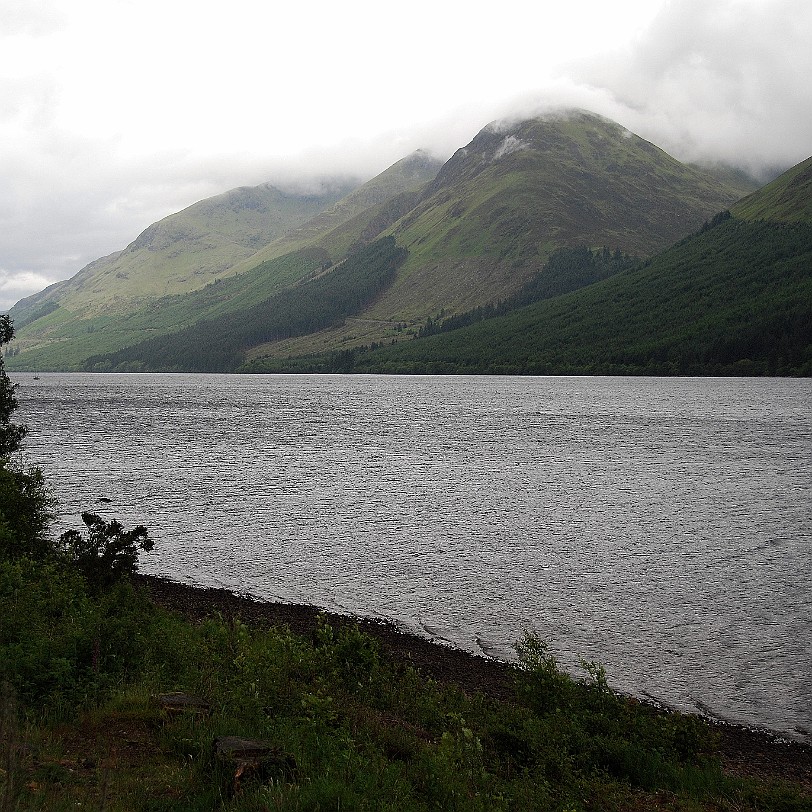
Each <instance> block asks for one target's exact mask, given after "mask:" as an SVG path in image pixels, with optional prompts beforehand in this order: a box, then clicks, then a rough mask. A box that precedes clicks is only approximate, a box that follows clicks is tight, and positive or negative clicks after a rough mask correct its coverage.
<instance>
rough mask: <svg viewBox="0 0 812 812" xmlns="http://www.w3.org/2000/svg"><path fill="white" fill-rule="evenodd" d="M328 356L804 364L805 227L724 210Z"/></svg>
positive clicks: (463, 369) (738, 369)
mask: <svg viewBox="0 0 812 812" xmlns="http://www.w3.org/2000/svg"><path fill="white" fill-rule="evenodd" d="M338 360H339V361H340V368H342V369H352V370H353V371H355V372H416V373H450V372H456V373H503V374H538V375H547V374H653V375H676V374H690V375H694V374H697V375H708V374H710V375H716V374H722V375H725V374H742V375H763V374H776V375H810V374H812V226H810V225H808V224H806V223H796V224H789V223H786V224H784V223H768V222H747V221H744V220H738V219H735V218H729V219H726V220H723V221H722V222H720V223H719V224H718V225H716V226H715V227H714V228H711V229H708V230H707V231H704V232H703V233H701V234H698V235H696V236H694V237H692V238H689V239H687V240H684V241H682V242H681V243H680V244H678V245H676V246H674V247H673V248H671V249H669V250H668V251H665V252H663V253H662V254H660V255H658V256H657V257H655V258H654V259H652V260H651V261H649V262H646V263H643V264H641V265H640V266H638V267H637V268H635V269H633V270H629V271H624V272H621V273H619V274H617V275H615V276H612V277H611V278H609V279H606V280H604V281H600V282H597V283H595V284H594V285H590V286H589V287H587V288H584V289H582V290H579V291H576V292H574V293H569V294H566V295H563V296H560V297H557V298H554V299H550V300H547V301H543V302H539V303H536V304H533V305H530V306H528V307H525V308H522V309H520V310H518V311H516V312H514V313H511V314H509V315H506V316H502V317H500V318H494V319H491V320H487V321H483V322H480V323H478V324H474V325H472V326H470V327H465V328H462V329H459V330H455V331H453V332H450V333H445V334H441V335H435V336H432V337H429V338H423V339H418V340H414V341H409V342H403V343H400V344H398V345H396V346H393V347H386V348H379V349H375V350H373V351H368V352H356V353H354V355H353V358H352V363H349V362H348V359H347V357H346V355H342V356H341V357H340V359H338ZM331 363H332V361H331V360H330V359H329V358H322V359H319V360H316V359H311V360H309V361H301V362H297V361H295V360H293V361H279V360H277V361H276V362H274V361H267V362H265V363H264V364H262V365H258V366H257V367H256V368H259V369H271V368H276V369H295V368H297V367H298V368H300V369H319V368H320V369H322V370H327V369H329V368H330V365H331Z"/></svg>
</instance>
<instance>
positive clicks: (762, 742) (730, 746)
mask: <svg viewBox="0 0 812 812" xmlns="http://www.w3.org/2000/svg"><path fill="white" fill-rule="evenodd" d="M135 580H136V583H137V584H139V585H141V586H142V587H143V588H144V589H145V590H146V591H147V593H148V594H149V596H150V597H151V599H152V600H153V601H154V602H155V603H156V604H157V605H159V606H162V607H163V608H165V609H168V610H170V611H174V612H177V613H179V614H180V615H182V616H184V617H186V618H187V619H189V620H191V621H195V622H199V621H201V620H203V619H205V618H206V617H209V616H211V615H212V614H214V613H219V614H220V615H222V616H223V617H224V618H227V619H228V618H236V617H238V618H240V620H243V621H244V622H248V623H256V624H258V625H271V626H287V627H289V628H290V630H291V631H292V632H294V633H296V634H300V635H306V636H309V635H310V634H312V633H313V631H314V629H315V628H316V624H317V622H318V618H319V616H326V617H327V618H328V619H329V621H330V623H331V624H332V625H334V626H340V625H343V624H358V626H359V627H360V628H361V629H363V631H364V632H366V633H368V634H370V635H371V636H373V637H374V638H376V639H377V640H378V642H379V643H380V644H381V646H382V648H383V649H384V650H385V651H386V652H387V653H388V654H389V655H390V656H392V657H393V659H395V660H397V661H400V662H403V663H408V664H410V665H412V666H414V667H415V668H417V669H418V670H419V671H421V672H422V673H423V674H424V675H425V676H427V677H430V678H432V679H435V680H438V681H440V682H448V683H454V684H457V685H459V686H460V688H462V690H464V691H465V692H467V693H474V692H476V691H481V692H482V693H483V694H485V695H487V696H491V697H493V698H495V699H500V700H509V699H510V698H511V697H512V695H513V691H512V681H511V672H512V669H511V666H510V665H509V664H508V663H505V662H501V661H498V660H492V659H487V658H485V657H481V656H477V655H475V654H471V653H469V652H466V651H463V650H461V649H456V648H452V647H449V646H446V645H443V644H440V643H436V642H432V641H431V640H428V639H426V638H423V637H419V636H417V635H415V634H412V633H410V632H407V631H403V630H400V629H398V628H397V627H396V626H395V625H394V624H392V623H388V622H382V621H377V620H373V619H369V618H362V617H352V616H348V615H340V614H336V613H333V612H327V611H325V610H322V609H319V608H318V607H315V606H309V605H304V604H289V603H273V602H264V601H258V600H253V599H251V598H247V597H241V596H239V595H236V594H234V593H233V592H229V591H228V590H225V589H218V588H211V587H195V586H190V585H188V584H182V583H179V582H177V581H172V580H169V579H168V578H163V577H160V576H155V575H143V574H139V575H136V576H135ZM652 704H653V703H652ZM663 712H667V711H663ZM708 721H709V723H711V724H713V726H714V729H715V730H716V731H717V732H718V734H719V755H720V758H721V762H722V767H723V769H724V770H725V772H728V773H730V774H731V775H735V776H737V777H752V778H757V779H760V780H767V781H769V780H785V781H790V782H792V783H795V784H798V785H800V786H802V787H804V789H805V790H806V791H807V792H808V793H810V794H812V745H809V744H804V743H802V742H798V741H795V740H789V739H785V738H782V737H781V735H780V734H779V733H776V732H771V731H768V730H758V729H751V728H747V727H743V726H740V725H734V724H715V723H713V721H712V720H708Z"/></svg>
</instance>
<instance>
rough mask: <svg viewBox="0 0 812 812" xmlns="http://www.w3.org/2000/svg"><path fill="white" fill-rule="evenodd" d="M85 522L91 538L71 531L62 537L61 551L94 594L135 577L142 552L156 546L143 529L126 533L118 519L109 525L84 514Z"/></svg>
mask: <svg viewBox="0 0 812 812" xmlns="http://www.w3.org/2000/svg"><path fill="white" fill-rule="evenodd" d="M82 521H83V522H84V523H85V525H86V526H87V529H88V534H87V535H86V536H85V535H83V534H82V533H80V532H79V531H78V530H68V531H67V532H65V533H63V534H62V535H61V536H60V537H59V548H60V551H61V552H62V553H63V554H65V555H66V556H67V558H68V559H69V560H70V561H72V562H73V563H74V564H75V565H76V567H77V568H78V570H79V572H81V573H82V575H83V576H84V577H85V579H86V580H87V583H88V584H89V585H90V587H91V589H93V590H95V591H99V590H102V589H105V588H108V587H110V586H112V585H113V584H115V583H117V582H118V581H121V580H122V579H124V578H127V577H128V576H130V575H132V574H133V573H134V572H135V571H136V570H137V569H138V551H139V549H141V550H144V551H146V552H148V551H150V550H151V549H152V548H153V547H154V546H155V542H154V541H153V540H152V539H151V538H149V536H148V535H147V528H146V527H144V526H143V525H140V524H139V525H138V526H137V527H134V528H133V529H132V530H125V529H124V527H123V526H122V525H121V523H120V522H118V521H116V520H115V519H113V520H112V521H111V522H106V521H105V520H104V519H102V518H101V517H100V516H97V515H96V514H95V513H83V514H82Z"/></svg>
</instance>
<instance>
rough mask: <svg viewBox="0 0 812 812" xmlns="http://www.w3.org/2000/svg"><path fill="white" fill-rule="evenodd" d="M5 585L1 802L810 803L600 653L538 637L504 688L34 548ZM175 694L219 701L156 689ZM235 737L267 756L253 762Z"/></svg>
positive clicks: (352, 633) (180, 806)
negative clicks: (83, 567) (598, 662)
mask: <svg viewBox="0 0 812 812" xmlns="http://www.w3.org/2000/svg"><path fill="white" fill-rule="evenodd" d="M0 593H2V595H3V598H4V600H3V603H2V609H0V612H2V623H1V624H0V628H2V630H3V631H2V637H1V638H0V651H1V652H2V657H0V662H2V663H3V666H2V679H3V681H4V686H5V687H4V689H3V696H2V712H1V713H0V717H1V718H2V725H3V735H2V737H1V738H2V745H0V755H1V756H2V759H3V762H2V763H3V772H2V773H0V799H2V800H0V809H3V810H6V809H15V810H17V809H19V810H29V809H47V810H61V809H65V810H67V809H75V808H76V806H77V804H81V806H82V807H83V808H90V809H105V810H213V809H224V810H257V811H259V810H267V809H296V810H327V809H392V810H424V809H425V810H428V809H443V810H445V809H448V810H451V809H466V810H468V809H472V810H509V809H511V810H514V809H515V810H527V809H539V810H547V809H549V810H590V809H606V810H615V809H617V810H621V809H651V808H664V809H680V810H700V809H714V810H720V809H721V810H731V812H732V810H741V809H753V810H768V809H774V810H803V809H810V808H811V807H810V801H809V798H804V796H803V795H802V794H801V793H800V792H799V791H798V790H797V789H793V788H792V787H789V786H781V785H778V784H772V785H765V784H759V783H756V782H746V781H740V780H735V779H733V778H731V777H728V776H726V775H725V774H724V773H723V772H722V771H721V770H720V768H719V766H718V764H717V763H716V760H715V757H714V735H713V733H712V731H711V729H710V728H709V727H708V726H706V725H705V724H704V723H703V722H701V721H700V720H698V719H696V718H692V717H688V716H681V715H678V714H660V713H656V712H654V711H652V710H651V709H650V708H647V707H646V706H643V705H640V704H638V703H636V702H633V701H631V700H628V699H626V698H623V697H620V696H617V695H616V694H614V693H613V692H612V691H611V690H610V689H609V687H608V686H607V683H606V677H605V674H604V673H603V671H602V670H601V669H600V667H598V666H595V665H593V664H588V665H587V666H586V670H585V672H584V677H583V679H575V678H573V677H571V676H569V675H567V674H565V673H563V672H562V671H561V670H560V669H559V668H558V667H557V665H556V663H555V660H554V658H553V657H552V656H551V655H550V653H549V652H548V651H547V649H546V648H545V646H544V644H543V643H542V642H541V641H539V640H537V639H535V638H533V637H526V638H525V639H524V640H523V641H522V642H521V643H520V644H519V646H518V651H519V654H520V659H519V664H518V665H517V666H516V668H515V693H514V696H513V697H511V698H509V699H507V700H501V701H500V700H496V699H493V698H489V697H486V696H484V695H482V694H470V693H469V694H465V693H463V692H462V691H461V690H460V689H459V688H456V687H454V686H453V685H444V684H441V683H438V682H436V681H432V680H430V679H426V678H424V677H422V676H421V675H420V674H419V673H418V672H417V671H416V670H415V669H413V668H411V667H409V666H404V665H403V664H398V663H396V662H395V661H393V660H392V659H390V658H389V657H388V656H387V655H386V654H385V653H384V652H383V651H382V649H381V648H380V646H379V645H378V643H377V642H376V641H375V639H373V638H372V637H370V636H369V635H367V634H364V633H363V632H362V631H360V630H359V628H358V627H357V626H355V625H352V624H348V625H345V626H341V627H337V628H336V627H334V626H331V625H330V624H329V623H328V622H327V621H326V620H323V621H322V622H321V623H320V624H319V625H318V627H317V629H316V630H315V632H314V633H313V634H312V635H310V636H300V635H296V634H294V633H292V632H290V631H289V630H288V629H286V628H283V627H280V628H264V627H261V626H252V625H246V624H244V623H242V622H240V621H239V620H237V619H231V620H227V619H224V618H222V617H218V616H216V615H215V616H213V617H211V618H210V619H208V620H206V621H204V622H203V623H200V624H193V623H190V622H188V621H185V620H183V619H182V618H180V617H178V616H177V615H173V614H170V613H168V612H165V611H163V610H161V609H159V608H158V607H156V606H155V605H154V604H152V603H151V602H150V601H149V600H148V599H147V598H146V597H145V595H144V594H142V593H140V592H139V591H138V590H137V589H136V588H134V587H133V586H132V585H131V584H129V583H127V582H126V581H125V582H119V583H117V585H116V586H114V587H112V588H108V589H105V590H103V591H102V592H101V593H99V594H93V593H92V591H89V590H88V588H87V585H86V583H85V582H83V579H82V578H81V577H80V576H79V575H77V574H76V573H75V572H71V571H69V570H68V571H66V570H65V569H64V568H57V567H55V566H53V565H52V564H45V563H40V564H34V563H32V562H30V561H24V562H16V563H12V562H9V561H5V562H3V564H2V565H1V566H0ZM178 690H180V691H183V692H185V693H186V694H187V695H188V696H190V697H197V698H199V699H200V700H203V701H204V702H205V704H203V702H201V703H199V704H191V705H189V707H188V708H187V709H186V710H183V709H181V710H179V711H173V710H170V709H167V707H162V705H161V704H160V702H159V701H157V700H156V697H157V696H159V695H161V694H165V693H167V692H169V691H178ZM224 736H238V737H247V738H250V739H257V740H260V741H261V742H263V743H267V744H268V745H269V747H270V749H269V750H268V751H267V752H266V753H265V754H264V755H263V756H262V757H261V758H260V759H259V760H258V761H257V763H256V764H253V763H252V764H248V765H247V766H246V765H244V766H243V767H242V769H241V767H240V765H239V764H238V763H235V762H232V761H230V760H229V759H227V758H218V756H217V755H216V742H217V741H218V739H219V738H220V737H224Z"/></svg>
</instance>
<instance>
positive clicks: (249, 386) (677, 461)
mask: <svg viewBox="0 0 812 812" xmlns="http://www.w3.org/2000/svg"><path fill="white" fill-rule="evenodd" d="M12 377H13V379H14V380H15V381H17V382H19V383H20V389H19V391H18V398H19V400H20V403H21V408H20V412H19V418H20V420H21V422H26V423H27V424H28V425H29V427H30V434H29V436H28V439H27V441H26V448H27V452H26V457H27V459H28V461H30V462H31V463H34V464H36V465H39V466H41V467H42V468H43V470H44V471H45V472H46V474H47V475H48V477H49V479H50V480H51V482H52V483H53V484H54V486H55V491H56V495H57V496H58V498H59V499H60V503H61V511H62V514H63V516H62V518H61V519H60V526H59V529H64V528H65V527H69V526H70V527H78V526H80V522H79V519H78V514H79V513H80V512H81V511H82V510H88V509H89V510H94V511H96V512H99V513H101V515H103V516H105V517H107V518H113V517H115V518H118V519H120V520H122V521H123V522H124V523H125V525H127V526H129V525H131V524H135V523H142V524H146V525H147V526H148V527H149V529H150V531H151V535H152V536H153V538H154V539H155V540H156V542H157V545H156V550H155V551H154V552H153V553H152V554H150V555H148V556H145V557H144V559H143V563H142V571H144V572H148V573H153V574H162V575H167V576H170V577H172V578H174V579H176V580H180V581H184V582H187V583H192V584H198V585H214V586H223V587H226V588H228V589H231V590H234V591H238V592H242V593H248V594H250V595H253V596H256V597H259V598H263V599H271V600H281V601H291V602H302V603H312V604H316V605H320V606H323V607H325V608H328V609H333V610H337V611H343V612H350V613H358V614H363V615H369V616H375V617H381V618H389V619H393V620H395V621H397V622H398V623H400V624H402V625H403V626H404V627H405V628H407V629H409V630H412V631H416V632H419V633H422V634H425V635H429V636H431V637H433V638H435V639H439V640H446V641H450V642H452V643H453V644H454V645H457V646H460V647H462V648H465V649H468V650H471V651H475V652H481V653H484V654H487V655H489V656H496V657H500V658H505V659H508V658H511V657H512V656H513V651H512V645H513V643H514V642H515V641H516V640H517V639H518V638H519V637H520V636H521V635H522V633H523V631H524V630H532V631H534V632H536V633H538V634H539V635H540V636H541V637H542V638H543V639H545V640H547V641H548V642H549V643H550V645H551V648H552V650H553V651H554V652H555V653H556V655H557V656H558V657H559V659H560V661H561V662H562V663H563V664H564V665H566V666H567V667H568V668H573V669H577V667H578V662H579V661H580V659H582V658H583V659H586V660H599V661H601V662H603V663H604V665H605V667H606V670H607V672H608V674H609V678H610V683H612V684H613V685H615V686H616V687H617V688H619V689H621V690H624V691H627V692H629V693H634V694H637V695H647V696H650V697H654V698H656V699H658V700H660V701H662V702H663V703H665V704H668V705H670V706H673V707H677V708H680V709H683V710H689V711H700V712H703V713H706V714H709V715H712V716H716V717H720V718H723V719H727V720H731V721H735V722H739V723H744V724H752V725H758V726H763V727H768V728H771V729H774V730H778V731H781V732H783V733H785V734H787V735H791V736H793V737H795V738H801V739H805V740H811V739H812V735H810V731H812V590H811V589H810V575H812V567H810V552H811V551H812V473H810V469H811V468H812V413H811V412H810V404H811V403H812V381H809V380H781V379H778V380H772V379H661V378H499V377H377V376H217V375H91V374H56V373H54V374H43V375H41V376H40V378H39V379H38V380H35V379H34V378H33V376H32V375H24V374H14V375H13V376H12ZM101 499H109V500H111V501H110V502H109V503H107V502H101V501H100V500H101Z"/></svg>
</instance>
